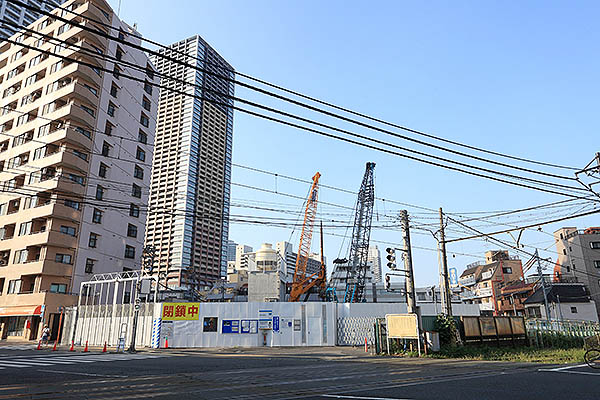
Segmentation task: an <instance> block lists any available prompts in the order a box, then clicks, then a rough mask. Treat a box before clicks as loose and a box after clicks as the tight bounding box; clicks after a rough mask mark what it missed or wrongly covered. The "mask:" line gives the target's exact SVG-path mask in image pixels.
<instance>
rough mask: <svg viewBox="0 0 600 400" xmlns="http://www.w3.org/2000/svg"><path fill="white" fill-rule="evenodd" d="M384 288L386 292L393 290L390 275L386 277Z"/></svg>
mask: <svg viewBox="0 0 600 400" xmlns="http://www.w3.org/2000/svg"><path fill="white" fill-rule="evenodd" d="M384 286H385V291H386V292H390V291H391V289H392V282H390V276H389V275H387V274H386V275H385V282H384Z"/></svg>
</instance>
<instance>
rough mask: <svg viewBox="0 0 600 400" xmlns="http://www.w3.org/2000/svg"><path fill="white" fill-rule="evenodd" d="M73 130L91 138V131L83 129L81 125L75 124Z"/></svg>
mask: <svg viewBox="0 0 600 400" xmlns="http://www.w3.org/2000/svg"><path fill="white" fill-rule="evenodd" d="M75 131H77V132H79V133H81V134H82V135H83V136H85V137H87V138H89V139H91V138H92V132H90V131H88V130H87V129H83V128H82V127H79V126H76V127H75Z"/></svg>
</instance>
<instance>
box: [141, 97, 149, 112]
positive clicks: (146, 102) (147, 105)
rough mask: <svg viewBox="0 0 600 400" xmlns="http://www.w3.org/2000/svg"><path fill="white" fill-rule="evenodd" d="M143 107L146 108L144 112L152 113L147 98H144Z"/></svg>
mask: <svg viewBox="0 0 600 400" xmlns="http://www.w3.org/2000/svg"><path fill="white" fill-rule="evenodd" d="M142 107H144V110H146V111H150V107H151V103H150V100H148V99H147V98H146V96H144V97H142Z"/></svg>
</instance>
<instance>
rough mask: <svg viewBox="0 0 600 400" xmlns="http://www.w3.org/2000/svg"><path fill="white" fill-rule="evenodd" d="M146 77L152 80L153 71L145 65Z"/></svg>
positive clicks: (148, 65)
mask: <svg viewBox="0 0 600 400" xmlns="http://www.w3.org/2000/svg"><path fill="white" fill-rule="evenodd" d="M146 75H148V78H150V79H154V70H153V69H152V66H150V64H146Z"/></svg>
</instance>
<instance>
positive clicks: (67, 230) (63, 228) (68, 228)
mask: <svg viewBox="0 0 600 400" xmlns="http://www.w3.org/2000/svg"><path fill="white" fill-rule="evenodd" d="M60 233H64V234H65V235H69V236H75V228H73V227H72V226H66V225H61V226H60Z"/></svg>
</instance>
